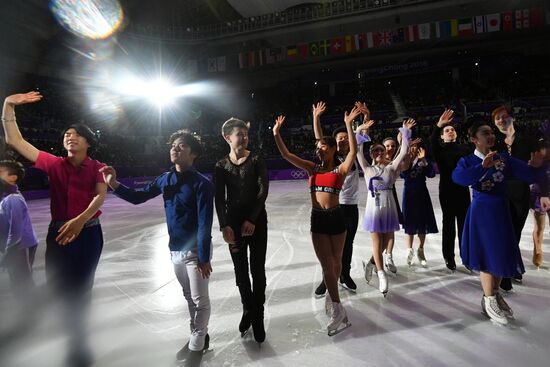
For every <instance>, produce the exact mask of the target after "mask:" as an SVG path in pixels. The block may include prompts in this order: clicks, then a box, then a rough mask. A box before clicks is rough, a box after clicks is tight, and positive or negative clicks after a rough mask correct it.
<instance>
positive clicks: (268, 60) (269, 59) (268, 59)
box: [264, 48, 275, 64]
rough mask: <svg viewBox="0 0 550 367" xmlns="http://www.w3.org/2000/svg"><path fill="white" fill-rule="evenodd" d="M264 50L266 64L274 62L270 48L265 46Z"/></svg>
mask: <svg viewBox="0 0 550 367" xmlns="http://www.w3.org/2000/svg"><path fill="white" fill-rule="evenodd" d="M264 51H265V63H266V64H274V63H275V55H272V54H271V49H270V48H266V49H265V50H264Z"/></svg>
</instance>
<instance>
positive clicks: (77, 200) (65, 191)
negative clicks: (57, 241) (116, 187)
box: [34, 151, 105, 221]
mask: <svg viewBox="0 0 550 367" xmlns="http://www.w3.org/2000/svg"><path fill="white" fill-rule="evenodd" d="M104 166H105V164H103V163H101V162H99V161H96V160H93V159H90V157H86V159H84V160H83V161H82V163H81V164H80V167H78V168H77V167H75V166H73V165H72V164H71V163H70V162H69V161H68V159H67V158H62V157H56V156H55V155H52V154H50V153H47V152H43V151H40V152H39V153H38V159H37V160H36V162H35V164H34V167H35V168H38V169H39V170H42V171H44V172H46V173H47V174H48V178H49V181H50V196H51V202H50V210H51V212H52V220H54V221H67V220H69V219H73V218H75V217H76V216H78V215H79V214H80V213H82V212H83V211H84V210H86V209H87V208H88V206H89V205H90V203H91V201H92V200H93V198H94V197H95V195H96V192H95V186H96V183H98V182H101V183H104V182H105V181H104V180H103V175H102V174H101V173H100V172H99V169H100V168H101V167H104ZM100 214H101V211H99V210H98V211H97V213H96V214H95V215H94V216H93V218H97V217H99V215H100Z"/></svg>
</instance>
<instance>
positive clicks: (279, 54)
mask: <svg viewBox="0 0 550 367" xmlns="http://www.w3.org/2000/svg"><path fill="white" fill-rule="evenodd" d="M270 51H271V54H272V55H274V56H275V61H276V62H279V61H283V60H284V59H285V56H286V55H287V52H285V51H286V50H285V49H284V48H282V47H276V48H272V49H271V50H270Z"/></svg>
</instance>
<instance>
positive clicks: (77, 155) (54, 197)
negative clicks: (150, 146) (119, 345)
mask: <svg viewBox="0 0 550 367" xmlns="http://www.w3.org/2000/svg"><path fill="white" fill-rule="evenodd" d="M41 99H42V96H41V95H40V94H39V93H38V92H29V93H26V94H14V95H11V96H9V97H7V98H6V100H5V102H4V108H3V111H2V124H3V126H4V131H5V134H6V143H7V144H9V145H10V146H11V147H12V148H13V149H15V150H16V151H17V152H19V154H21V155H22V156H23V157H25V158H27V159H28V160H30V161H31V162H34V163H35V167H36V168H38V169H40V170H42V171H44V172H46V173H47V174H48V178H49V181H50V196H51V205H50V208H51V214H52V221H51V222H50V226H49V228H48V235H47V238H46V243H47V249H46V274H47V278H48V283H49V284H50V285H52V286H53V289H54V290H55V291H56V292H57V293H56V294H57V295H59V296H60V297H61V299H62V301H63V302H64V304H65V305H66V306H67V309H66V310H65V314H64V321H65V322H66V326H67V331H68V333H69V336H70V338H69V339H70V341H69V343H70V344H69V355H68V358H67V365H71V366H86V365H90V364H91V363H92V357H91V354H90V353H89V351H88V348H87V343H86V332H85V324H86V322H85V320H86V319H87V318H86V315H87V312H86V311H87V310H88V308H89V306H90V301H91V289H92V286H93V282H94V276H95V271H96V268H97V264H98V262H99V257H100V255H101V250H102V248H103V233H102V231H101V225H100V224H99V215H100V214H101V211H100V210H99V208H100V207H101V205H102V204H103V202H104V200H105V195H106V193H107V185H106V184H105V182H104V180H103V175H102V174H101V173H99V169H100V168H101V167H103V166H105V165H104V164H103V163H100V162H98V161H95V160H92V159H90V158H89V157H88V149H89V148H91V147H92V146H93V145H94V143H95V136H94V134H93V133H92V131H91V130H90V129H89V128H88V127H87V126H85V125H83V124H75V125H71V126H69V127H68V128H66V129H65V130H64V132H63V147H64V148H65V150H66V151H67V157H56V156H54V155H52V154H50V153H47V152H44V151H39V150H38V149H36V148H35V147H34V146H33V145H31V144H30V143H29V142H27V141H26V140H25V139H23V137H22V136H21V133H20V131H19V128H18V126H17V122H16V120H15V108H14V107H15V106H16V105H22V104H27V103H33V102H38V101H40V100H41Z"/></svg>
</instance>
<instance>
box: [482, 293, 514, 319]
mask: <svg viewBox="0 0 550 367" xmlns="http://www.w3.org/2000/svg"><path fill="white" fill-rule="evenodd" d="M481 306H482V310H483V313H484V314H485V315H487V316H488V317H489V318H490V319H491V320H493V321H494V322H496V323H498V324H501V325H508V319H507V318H506V315H505V314H504V311H502V310H501V309H500V307H499V306H498V302H497V298H496V296H489V297H486V296H483V300H482V301H481Z"/></svg>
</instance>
